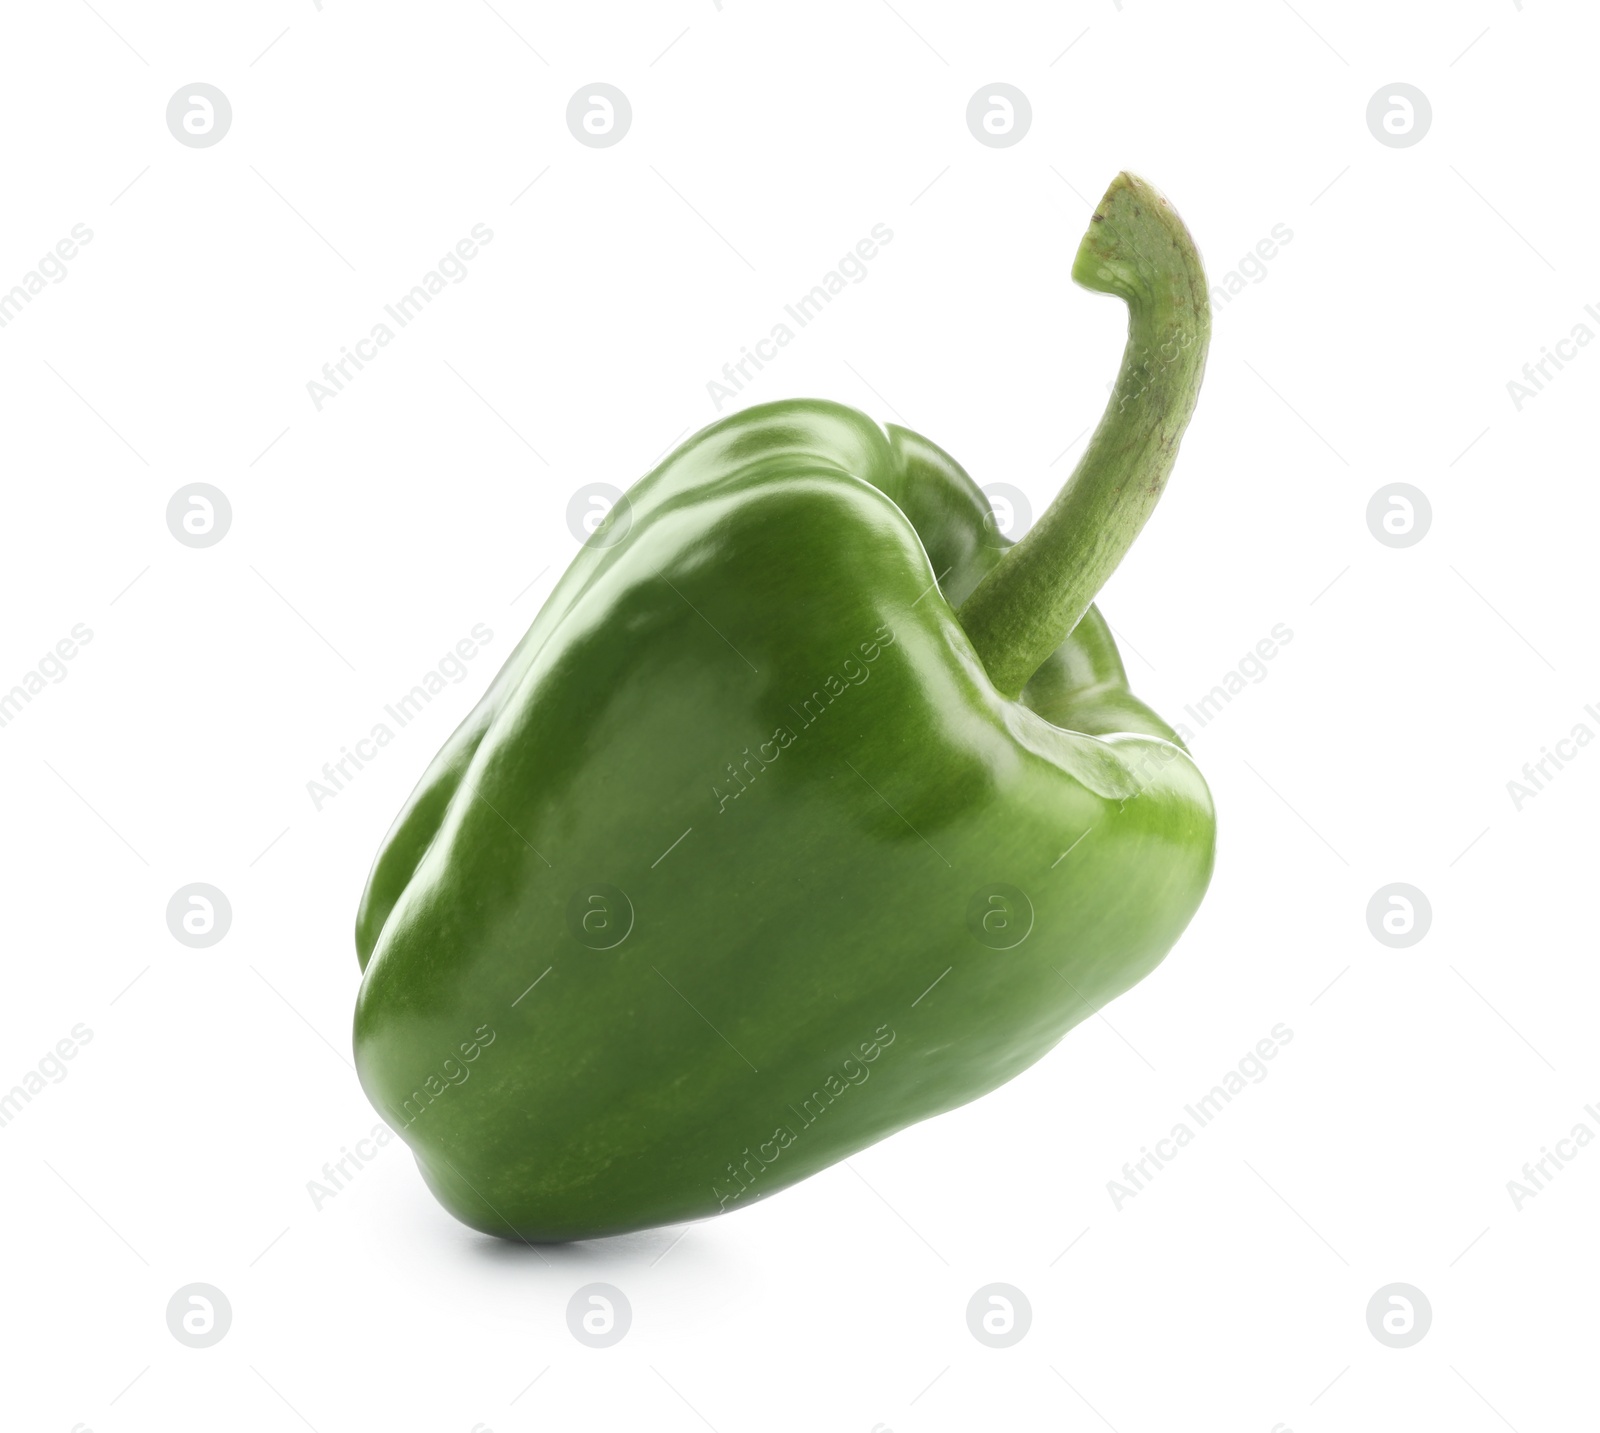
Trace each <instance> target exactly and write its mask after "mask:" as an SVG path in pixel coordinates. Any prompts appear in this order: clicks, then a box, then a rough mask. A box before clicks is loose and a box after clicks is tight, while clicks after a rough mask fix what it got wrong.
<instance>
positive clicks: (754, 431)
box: [355, 174, 1215, 1240]
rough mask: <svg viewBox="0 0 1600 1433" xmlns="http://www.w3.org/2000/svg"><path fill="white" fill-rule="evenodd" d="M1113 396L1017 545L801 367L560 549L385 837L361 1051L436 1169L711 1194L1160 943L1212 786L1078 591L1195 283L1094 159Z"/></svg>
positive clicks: (541, 1183)
mask: <svg viewBox="0 0 1600 1433" xmlns="http://www.w3.org/2000/svg"><path fill="white" fill-rule="evenodd" d="M1072 272H1073V277H1074V278H1075V279H1076V280H1077V281H1078V282H1079V283H1080V284H1082V285H1083V286H1084V287H1086V288H1089V289H1092V290H1094V291H1096V292H1100V293H1111V294H1115V295H1117V296H1118V297H1120V298H1122V299H1124V300H1126V302H1127V304H1128V309H1129V315H1130V323H1129V338H1128V345H1127V349H1126V351H1125V353H1124V355H1123V360H1122V368H1121V372H1120V374H1119V377H1118V379H1117V383H1116V386H1115V388H1114V390H1113V393H1112V397H1111V401H1110V404H1109V406H1108V407H1107V410H1106V414H1105V417H1104V418H1103V419H1102V421H1101V423H1100V426H1099V427H1098V428H1097V429H1096V431H1095V433H1094V436H1093V437H1092V439H1091V440H1090V443H1089V445H1088V448H1087V449H1086V451H1085V454H1084V457H1083V460H1082V461H1081V462H1080V463H1079V465H1078V468H1077V470H1076V471H1075V472H1074V474H1073V476H1072V478H1071V480H1070V481H1069V482H1068V484H1067V486H1066V488H1065V489H1064V490H1063V492H1062V493H1061V495H1060V496H1059V497H1058V498H1057V499H1056V501H1055V502H1054V503H1053V504H1052V506H1051V507H1050V509H1049V510H1048V511H1047V512H1046V513H1045V514H1044V515H1043V516H1042V517H1041V519H1040V520H1039V522H1038V523H1037V524H1036V525H1035V527H1034V528H1033V530H1032V531H1031V532H1030V533H1029V534H1028V535H1027V536H1026V537H1024V538H1023V539H1022V540H1021V541H1020V542H1018V543H1017V544H1016V545H1015V546H1012V545H1010V544H1008V543H1007V542H1006V541H1005V540H1004V539H1003V538H1001V537H999V536H998V535H997V534H996V532H995V530H994V523H993V520H992V517H991V514H990V511H989V506H988V504H987V502H986V501H985V499H984V496H983V494H982V493H981V492H980V491H979V489H978V488H977V486H976V485H975V484H974V483H973V482H972V480H971V479H970V478H969V477H968V476H967V474H966V473H965V472H964V471H963V470H962V468H961V467H960V465H959V464H958V463H957V462H956V461H955V460H954V459H953V458H951V457H950V456H949V455H948V454H947V453H945V452H943V451H942V450H941V449H939V448H937V447H935V446H934V445H933V444H932V443H930V442H929V441H928V440H927V439H925V438H921V437H919V436H917V435H916V434H915V433H911V432H908V431H907V430H906V429H903V428H898V427H893V426H891V427H889V428H887V429H886V430H885V429H883V428H880V427H879V426H878V425H877V424H876V423H874V422H873V421H872V420H871V419H869V418H867V417H865V416H863V415H862V414H860V413H857V412H855V411H854V410H852V409H849V408H844V407H841V406H839V405H838V404H834V403H827V402H813V401H793V402H783V403H773V404H768V405H766V406H763V407H758V408H752V409H749V410H747V411H745V412H742V413H739V414H736V415H734V416H732V417H729V418H726V419H724V420H723V421H721V422H718V423H715V424H713V425H712V426H711V427H709V428H706V429H704V430H703V431H702V432H700V433H698V434H696V435H695V436H694V437H693V438H691V439H690V440H689V441H688V442H686V443H685V444H684V445H683V446H682V447H681V448H679V449H678V450H677V451H676V452H674V453H673V454H672V455H671V456H670V457H668V458H667V459H666V460H665V461H664V462H662V463H661V465H660V466H659V467H658V468H657V469H656V470H655V471H654V472H652V473H650V474H649V475H648V476H647V477H645V478H643V479H641V480H640V481H639V482H638V483H637V484H636V485H635V486H634V487H633V489H632V490H631V491H630V492H629V494H628V495H627V499H626V501H625V502H624V503H620V504H618V506H617V507H616V508H615V509H614V510H613V511H612V513H611V514H610V516H609V517H608V518H607V520H606V522H605V523H603V524H602V525H601V527H600V528H599V529H598V530H597V531H596V533H595V534H594V536H593V537H592V538H591V539H590V540H589V542H588V543H586V545H585V547H584V548H583V550H582V551H580V553H579V554H578V557H577V558H576V560H575V561H574V562H573V564H572V566H571V567H570V568H569V570H568V571H567V573H566V574H565V576H564V577H563V578H562V579H561V581H560V583H559V584H558V585H557V587H556V589H555V591H554V592H553V594H552V595H551V597H550V600H549V601H548V602H547V603H546V604H545V607H544V610H543V611H542V612H540V614H539V616H538V617H537V618H536V620H535V621H534V624H533V626H532V627H531V628H530V629H529V631H528V633H527V635H526V636H525V637H524V638H523V639H522V642H521V643H520V644H519V645H518V647H517V648H516V650H515V652H514V653H513V654H512V655H511V657H510V659H509V660H508V661H507V663H506V665H505V667H504V668H503V669H502V670H501V672H500V673H499V675H498V676H497V677H496V678H495V680H494V683H493V685H492V686H491V687H490V689H489V691H488V693H487V694H486V695H485V696H484V698H483V700H482V701H481V702H480V703H479V705H478V707H477V709H476V710H475V711H474V712H473V713H472V715H471V716H469V717H468V718H467V720H466V721H465V722H464V723H463V724H462V725H461V727H460V728H459V729H458V730H457V731H456V733H455V734H454V735H453V736H452V737H451V738H450V740H449V742H448V743H447V744H446V745H445V748H444V750H443V751H441V752H440V753H439V755H438V757H437V758H436V759H435V760H434V762H433V765H432V766H431V767H430V768H429V769H428V772H427V773H426V775H425V776H424V777H423V779H422V782H421V784H420V785H419V786H418V787H417V789H416V791H415V792H414V793H413V794H412V796H411V798H410V800H409V801H408V803H407V805H406V807H405V809H404V810H403V811H402V812H401V814H400V817H399V819H398V820H397V821H396V823H395V825H394V827H393V829H392V830H391V831H390V833H389V836H388V837H387V839H386V840H385V842H384V845H383V848H382V850H381V851H380V852H379V855H378V858H377V861H376V863H375V865H374V867H373V870H372V874H371V876H370V878H369V880H368V884H367V889H366V893H365V895H364V896H363V898H362V902H361V910H360V914H359V917H358V920H357V930H356V944H357V949H358V952H359V955H360V960H361V965H362V969H363V970H364V972H365V974H364V977H363V980H362V985H361V992H360V996H359V1000H358V1003H357V1009H356V1021H355V1046H356V1057H357V1065H358V1069H359V1071H360V1075H361V1081H362V1084H363V1086H364V1087H365V1089H366V1091H367V1093H368V1095H369V1096H370V1098H371V1099H372V1102H373V1104H374V1105H375V1106H376V1107H377V1109H378V1111H379V1113H380V1114H382V1116H383V1117H384V1118H385V1119H386V1120H387V1121H389V1123H390V1124H392V1125H393V1126H394V1127H395V1128H396V1129H397V1130H399V1132H400V1133H401V1135H402V1136H403V1137H404V1138H405V1140H406V1141H407V1142H408V1143H409V1144H410V1145H411V1147H412V1149H413V1150H414V1151H415V1153H416V1157H417V1162H418V1164H419V1166H420V1167H421V1170H422V1173H423V1176H424V1178H425V1179H426V1180H427V1182H428V1184H429V1186H430V1187H431V1188H432V1189H433V1191H434V1193H435V1194H436V1195H437V1196H438V1198H439V1200H440V1201H441V1202H442V1203H443V1204H444V1205H445V1207H446V1208H447V1209H449V1210H450V1211H451V1212H452V1213H453V1214H455V1215H456V1216H457V1217H458V1218H460V1219H461V1220H463V1221H465V1222H466V1223H467V1224H469V1225H471V1226H473V1227H474V1228H477V1229H482V1230H485V1231H488V1232H490V1233H494V1234H500V1235H505V1236H512V1237H520V1238H523V1239H527V1240H563V1239H579V1238H586V1237H592V1236H595V1235H603V1234H615V1233H620V1232H623V1231H625V1230H630V1229H640V1228H645V1227H649V1226H651V1225H657V1224H665V1223H669V1222H673V1221H677V1220H684V1219H694V1218H699V1217H702V1216H705V1215H709V1214H715V1213H718V1212H721V1211H726V1210H729V1209H735V1208H740V1207H742V1206H744V1205H746V1204H749V1203H751V1202H752V1201H754V1200H756V1199H760V1198H763V1197H764V1196H766V1195H768V1194H771V1193H774V1192H775V1191H777V1190H779V1189H781V1188H783V1187H784V1186H785V1185H789V1184H792V1183H794V1182H795V1181H796V1180H799V1179H803V1178H804V1177H805V1176H806V1175H809V1174H812V1173H814V1172H815V1171H817V1170H819V1169H822V1168H824V1167H825V1166H827V1165H829V1164H832V1163H834V1162H835V1161H836V1160H839V1159H842V1158H844V1157H845V1156H847V1155H849V1154H851V1153H852V1152H853V1151H855V1150H858V1149H860V1148H862V1147H863V1146H865V1145H868V1144H871V1143H872V1142H873V1141H875V1140H879V1139H882V1138H883V1137H884V1136H886V1135H889V1134H892V1133H893V1132H894V1131H896V1130H898V1129H902V1128H904V1127H905V1126H906V1125H908V1124H912V1123H914V1122H916V1121H918V1120H923V1119H927V1118H928V1117H929V1116H931V1115H935V1114H938V1113H940V1112H941V1111H944V1110H948V1109H951V1108H953V1107H955V1106H957V1105H961V1104H964V1103H966V1102H967V1101H968V1100H972V1099H975V1098H976V1097H977V1096H979V1095H982V1094H984V1093H985V1092H987V1091H989V1090H992V1089H993V1088H995V1086H997V1085H999V1084H1002V1083H1003V1082H1004V1081H1006V1080H1008V1079H1010V1078H1011V1077H1012V1076H1013V1075H1016V1074H1017V1073H1018V1072H1019V1071H1021V1070H1023V1069H1026V1068H1027V1067H1028V1066H1029V1065H1031V1064H1032V1063H1033V1062H1034V1061H1035V1060H1037V1059H1039V1058H1040V1057H1041V1056H1042V1055H1043V1054H1045V1052H1046V1051H1048V1050H1049V1049H1050V1048H1051V1047H1052V1046H1053V1045H1054V1044H1055V1043H1056V1042H1057V1041H1058V1040H1060V1039H1061V1037H1062V1036H1063V1035H1064V1034H1065V1033H1066V1032H1067V1031H1068V1030H1070V1029H1071V1028H1072V1027H1073V1026H1074V1025H1076V1024H1077V1023H1078V1022H1079V1021H1081V1020H1083V1019H1085V1018H1086V1017H1087V1016H1088V1015H1090V1014H1092V1013H1093V1012H1094V1011H1095V1010H1097V1009H1099V1008H1100V1007H1101V1006H1102V1005H1104V1004H1105V1003H1106V1002H1107V1001H1109V1000H1111V999H1112V998H1113V997H1115V996H1116V995H1118V994H1120V993H1121V992H1122V991H1124V990H1126V989H1127V988H1128V987H1129V986H1131V985H1133V984H1134V983H1135V982H1136V981H1138V980H1139V979H1140V978H1141V977H1143V976H1144V975H1146V974H1148V973H1149V971H1150V970H1151V969H1153V968H1154V966H1155V965H1156V964H1157V963H1158V962H1159V961H1160V960H1161V959H1162V957H1163V956H1165V954H1166V953H1167V951H1168V950H1169V949H1170V948H1171V946H1172V944H1173V943H1174V942H1175V941H1176V940H1177V938H1178V936H1179V935H1180V934H1181V932H1182V931H1183V929H1184V927H1185V926H1186V925H1187V924H1188V922H1189V919H1190V918H1191V916H1192V915H1193V914H1194V912H1195V910H1196V908H1197V907H1198V905H1199V903H1200V899H1201V897H1202V895H1203V894H1204V892H1205V889H1206V885H1207V882H1208V881H1209V879H1210V875H1211V867H1212V859H1213V850H1214V842H1215V822H1214V816H1213V812H1212V805H1211V798H1210V794H1209V792H1208V791H1207V788H1206V784H1205V781H1204V780H1203V778H1202V777H1201V775H1200V772H1199V771H1198V769H1197V768H1196V767H1195V765H1194V764H1193V762H1192V761H1191V760H1190V758H1189V756H1188V754H1187V752H1186V751H1185V750H1184V749H1183V747H1182V744H1181V743H1180V742H1179V740H1178V738H1177V736H1176V735H1175V734H1174V732H1173V731H1172V729H1171V728H1170V727H1169V726H1168V725H1167V724H1166V723H1165V722H1164V721H1162V720H1161V718H1160V717H1158V716H1156V715H1155V713H1153V712H1152V711H1151V710H1150V709H1149V708H1148V707H1146V706H1145V705H1144V704H1143V703H1142V702H1140V701H1139V700H1138V699H1137V698H1136V697H1134V696H1133V695H1132V694H1131V693H1130V692H1129V690H1128V684H1127V679H1126V676H1125V674H1124V671H1123V667H1122V663H1121V661H1120V659H1119V658H1118V655H1117V651H1116V647H1115V644H1114V643H1113V641H1112V638H1111V634H1110V632H1109V630H1108V628H1107V626H1106V624H1105V622H1104V620H1103V619H1102V618H1101V617H1100V614H1099V613H1098V611H1097V610H1096V609H1095V608H1094V607H1093V606H1092V605H1091V604H1092V599H1093V597H1094V595H1095V593H1096V592H1097V591H1098V590H1099V588H1100V586H1101V584H1102V583H1103V582H1104V581H1105V579H1106V578H1107V576H1109V574H1110V573H1111V571H1112V570H1113V569H1114V568H1115V567H1116V565H1117V563H1118V562H1119V561H1120V559H1121V557H1122V555H1123V553H1124V552H1125V551H1126V550H1127V548H1128V546H1129V545H1130V544H1131V543H1132V541H1133V539H1134V538H1135V536H1137V534H1138V532H1139V530H1140V528H1142V527H1143V525H1144V522H1145V520H1146V519H1147V518H1148V516H1149V514H1150V511H1151V509H1152V508H1153V507H1154V505H1155V503H1156V500H1157V499H1158V498H1159V496H1160V494H1161V490H1162V488H1163V486H1164V484H1165V482H1166V479H1167V476H1168V474H1169V473H1170V471H1171V468H1172V463H1173V460H1174V458H1175V457H1176V454H1177V448H1178V440H1179V437H1180V436H1181V434H1182V432H1183V429H1184V426H1185V424H1186V423H1187V421H1188V418H1189V414H1190V413H1191V411H1192V410H1193V407H1194V402H1195V396H1196V394H1197V392H1198V389H1199V385H1200V378H1201V374H1202V371H1203V369H1204V365H1205V354H1206V347H1207V342H1208V339H1209V335H1210V316H1209V310H1208V307H1207V297H1206V283H1205V278H1204V275H1203V273H1202V270H1201V266H1200V260H1199V257H1198V255H1197V254H1196V252H1195V249H1194V245H1193V242H1192V241H1191V240H1190V238H1189V235H1188V233H1187V231H1186V230H1185V229H1184V227H1183V224H1182V222H1181V221H1180V220H1179V219H1178V217H1177V215H1176V214H1174V213H1173V211H1172V210H1171V209H1170V208H1169V207H1168V205H1167V203H1166V201H1165V200H1164V199H1163V198H1161V196H1160V195H1158V194H1157V193H1156V192H1155V191H1154V190H1152V189H1151V188H1150V187H1149V186H1148V185H1146V184H1144V183H1143V182H1142V181H1140V180H1138V179H1135V178H1133V177H1132V176H1130V175H1126V174H1124V175H1121V176H1119V177H1118V178H1117V179H1116V181H1115V182H1114V183H1113V184H1112V185H1111V188H1110V189H1109V190H1108V192H1107V193H1106V196H1105V198H1104V199H1103V200H1102V201H1101V203H1100V206H1099V208H1098V209H1097V210H1096V212H1095V214H1094V218H1093V220H1092V222H1091V224H1090V226H1089V231H1088V233H1087V235H1086V236H1085V238H1084V241H1083V244H1082V247H1081V248H1080V249H1079V251H1078V255H1077V259H1076V261H1075V263H1074V265H1073V271H1072Z"/></svg>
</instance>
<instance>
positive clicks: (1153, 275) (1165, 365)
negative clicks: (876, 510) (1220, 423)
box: [958, 173, 1211, 697]
mask: <svg viewBox="0 0 1600 1433" xmlns="http://www.w3.org/2000/svg"><path fill="white" fill-rule="evenodd" d="M1072 277H1073V279H1074V280H1076V281H1077V282H1078V283H1079V284H1081V285H1082V286H1083V287H1084V288H1086V289H1090V290H1092V291H1093V292H1095V293H1102V294H1116V295H1117V296H1118V297H1119V298H1122V299H1124V300H1126V302H1127V305H1128V345H1127V347H1126V348H1125V349H1124V350H1123V354H1122V369H1121V371H1120V372H1119V373H1118V375H1117V382H1116V386H1115V387H1114V388H1113V389H1112V392H1111V400H1110V402H1109V403H1108V404H1107V405H1106V411H1105V415H1104V416H1103V417H1102V418H1101V419H1100V426H1099V427H1098V428H1096V429H1095V430H1094V436H1093V437H1092V438H1090V439H1089V446H1088V447H1087V448H1086V449H1085V450H1084V454H1083V458H1082V460H1081V461H1080V462H1079V463H1078V466H1077V467H1076V468H1075V469H1074V470H1073V473H1072V476H1071V477H1070V478H1069V479H1068V480H1067V484H1066V486H1065V487H1064V488H1063V489H1062V490H1061V492H1060V494H1059V495H1058V496H1057V497H1056V500H1055V501H1054V502H1053V503H1051V504H1050V506H1049V508H1048V509H1046V511H1045V512H1044V514H1043V516H1041V517H1040V519H1039V521H1038V522H1037V523H1035V524H1034V526H1033V528H1032V530H1031V531H1030V532H1028V533H1027V535H1026V536H1024V537H1023V538H1022V539H1021V541H1019V542H1018V543H1017V544H1016V545H1015V546H1014V547H1011V548H1008V549H1007V551H1006V553H1005V555H1004V556H1003V557H1002V558H1001V560H1000V561H999V562H998V563H996V564H995V566H994V567H993V568H992V569H991V570H990V571H989V574H988V575H987V576H986V577H985V578H984V579H983V581H982V582H980V583H979V584H978V586H977V587H976V588H975V589H974V590H973V592H972V595H971V596H969V597H968V598H967V600H966V601H965V602H964V603H963V604H962V605H961V609H960V612H959V614H958V615H959V617H960V619H961V625H962V626H963V627H964V628H965V629H966V632H967V636H968V637H969V638H970V639H971V641H972V645H973V647H974V648H975V649H976V651H977V653H978V656H979V657H980V658H981V659H982V661H983V665H984V667H985V669H986V670H987V671H988V673H989V678H990V680H991V681H992V682H993V683H994V685H995V687H996V689H997V690H999V691H1000V692H1001V693H1003V694H1004V695H1006V696H1008V697H1017V696H1019V695H1020V694H1021V692H1022V689H1023V687H1025V686H1026V685H1027V684H1028V680H1029V678H1030V677H1032V676H1033V674H1034V673H1035V672H1036V671H1038V669H1039V667H1040V666H1041V665H1042V664H1043V663H1044V661H1045V659H1046V658H1048V657H1049V656H1050V654H1051V653H1052V652H1054V651H1055V650H1056V648H1057V647H1059V646H1060V645H1061V643H1062V642H1064V641H1065V640H1066V639H1067V637H1068V636H1069V635H1070V634H1071V632H1072V629H1073V628H1074V627H1076V626H1077V625H1078V622H1079V619H1081V618H1082V616H1083V614H1084V613H1085V612H1087V611H1088V610H1089V604H1090V603H1091V602H1092V601H1093V600H1094V597H1095V594H1096V593H1097V592H1098V591H1099V590H1100V588H1101V587H1102V586H1103V585H1104V583H1105V581H1106V579H1107V578H1108V577H1110V576H1111V574H1112V573H1113V572H1114V571H1115V570H1116V567H1117V564H1118V563H1119V562H1121V561H1122V557H1123V554H1124V553H1126V552H1127V550H1128V549H1129V548H1130V547H1131V546H1132V545H1133V540H1134V539H1135V538H1136V537H1137V536H1138V535H1139V531H1140V529H1141V528H1143V527H1144V525H1145V522H1146V520H1147V519H1148V518H1149V516H1150V513H1151V511H1152V510H1153V509H1154V508H1155V505H1156V502H1157V501H1158V500H1159V498H1160V497H1161V492H1162V489H1163V488H1165V487H1166V484H1167V477H1168V475H1169V474H1170V473H1171V472H1172V464H1173V461H1174V459H1175V458H1176V457H1177V456H1178V440H1179V439H1180V438H1181V437H1182V436H1183V430H1184V428H1185V427H1187V426H1188V423H1189V415H1190V414H1191V413H1193V412H1194V404H1195V399H1196V397H1197V396H1198V395H1199V392H1200V379H1201V376H1202V374H1203V373H1204V372H1205V366H1206V349H1207V347H1208V346H1209V344H1210V342H1211V306H1210V300H1209V297H1208V295H1207V293H1206V278H1205V271H1204V269H1203V268H1202V267H1201V264H1200V255H1199V252H1198V251H1197V250H1196V248H1195V245H1194V240H1193V239H1192V238H1190V237H1189V231H1188V230H1187V229H1186V228H1184V225H1183V220H1181V219H1180V218H1179V217H1178V216H1177V214H1176V213H1175V212H1174V210H1173V209H1172V207H1171V205H1169V204H1168V203H1167V201H1166V200H1165V199H1164V198H1163V197H1162V196H1161V195H1160V194H1159V193H1157V192H1156V190H1154V189H1153V188H1151V186H1150V185H1148V184H1146V183H1145V182H1144V180H1142V179H1138V178H1135V177H1134V176H1133V175H1131V174H1127V173H1123V174H1119V175H1118V176H1117V177H1116V178H1115V179H1114V180H1112V181H1111V187H1110V188H1109V189H1108V190H1106V194H1105V198H1103V199H1102V200H1101V201H1100V206H1099V208H1097V209H1096V210H1095V212H1094V216H1093V218H1092V219H1091V220H1090V223H1089V230H1088V232H1087V233H1086V234H1085V235H1084V236H1083V243H1082V244H1081V245H1080V246H1079V248H1078V255H1077V258H1076V259H1074V260H1073V264H1072Z"/></svg>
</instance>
